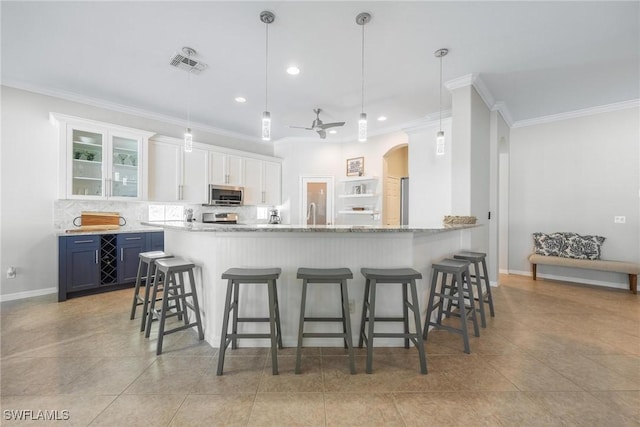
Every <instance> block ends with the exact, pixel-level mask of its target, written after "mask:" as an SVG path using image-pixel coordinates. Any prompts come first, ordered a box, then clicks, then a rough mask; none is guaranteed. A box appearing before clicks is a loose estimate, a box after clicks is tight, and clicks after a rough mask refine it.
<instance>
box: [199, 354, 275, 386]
mask: <svg viewBox="0 0 640 427" xmlns="http://www.w3.org/2000/svg"><path fill="white" fill-rule="evenodd" d="M265 360H266V359H265V358H264V357H263V356H232V357H227V358H226V360H225V363H224V371H223V374H222V375H220V376H218V375H216V372H217V368H218V358H217V357H216V358H213V359H212V361H211V363H210V365H209V367H208V368H207V369H206V370H205V372H204V373H203V374H202V378H201V379H200V381H198V382H197V383H196V384H195V385H194V386H193V388H192V389H191V392H192V393H195V394H226V393H256V392H257V390H258V386H259V385H260V379H261V378H262V375H263V368H264V364H265Z"/></svg>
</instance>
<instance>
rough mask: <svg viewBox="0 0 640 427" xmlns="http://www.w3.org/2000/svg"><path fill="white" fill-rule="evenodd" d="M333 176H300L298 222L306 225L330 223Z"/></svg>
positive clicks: (331, 222) (332, 214)
mask: <svg viewBox="0 0 640 427" xmlns="http://www.w3.org/2000/svg"><path fill="white" fill-rule="evenodd" d="M333 187H334V183H333V177H332V176H303V177H300V201H301V204H300V223H301V224H307V225H332V224H333V223H334V220H333V216H334V212H333Z"/></svg>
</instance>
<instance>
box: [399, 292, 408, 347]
mask: <svg viewBox="0 0 640 427" xmlns="http://www.w3.org/2000/svg"><path fill="white" fill-rule="evenodd" d="M400 286H402V319H403V320H402V323H403V326H404V333H405V334H408V333H409V297H408V295H407V287H408V286H409V283H402V284H401V285H400ZM404 348H409V338H408V337H406V338H405V339H404Z"/></svg>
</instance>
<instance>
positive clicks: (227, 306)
mask: <svg viewBox="0 0 640 427" xmlns="http://www.w3.org/2000/svg"><path fill="white" fill-rule="evenodd" d="M232 293H233V281H232V280H231V279H229V281H228V282H227V297H226V298H225V300H224V314H223V316H222V333H221V334H220V348H219V350H218V370H217V371H216V375H218V376H220V375H222V370H223V368H224V354H225V352H226V350H227V346H228V345H229V343H228V341H227V330H228V328H229V312H230V311H231V310H232V307H231V296H232V295H231V294H232ZM233 309H234V310H237V308H236V307H233Z"/></svg>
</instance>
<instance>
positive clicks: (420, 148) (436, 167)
mask: <svg viewBox="0 0 640 427" xmlns="http://www.w3.org/2000/svg"><path fill="white" fill-rule="evenodd" d="M438 130H439V126H438V123H437V122H436V123H432V124H431V125H430V126H426V127H423V128H420V129H417V130H412V131H409V176H410V177H411V179H410V180H409V194H410V198H409V200H410V203H409V222H410V223H411V225H414V226H426V227H428V226H436V225H442V219H443V218H444V216H445V215H451V214H452V208H451V194H452V192H451V158H452V156H451V138H452V131H451V119H450V118H447V119H445V120H443V121H442V130H443V131H444V136H445V154H444V155H442V156H436V134H437V132H438Z"/></svg>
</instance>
